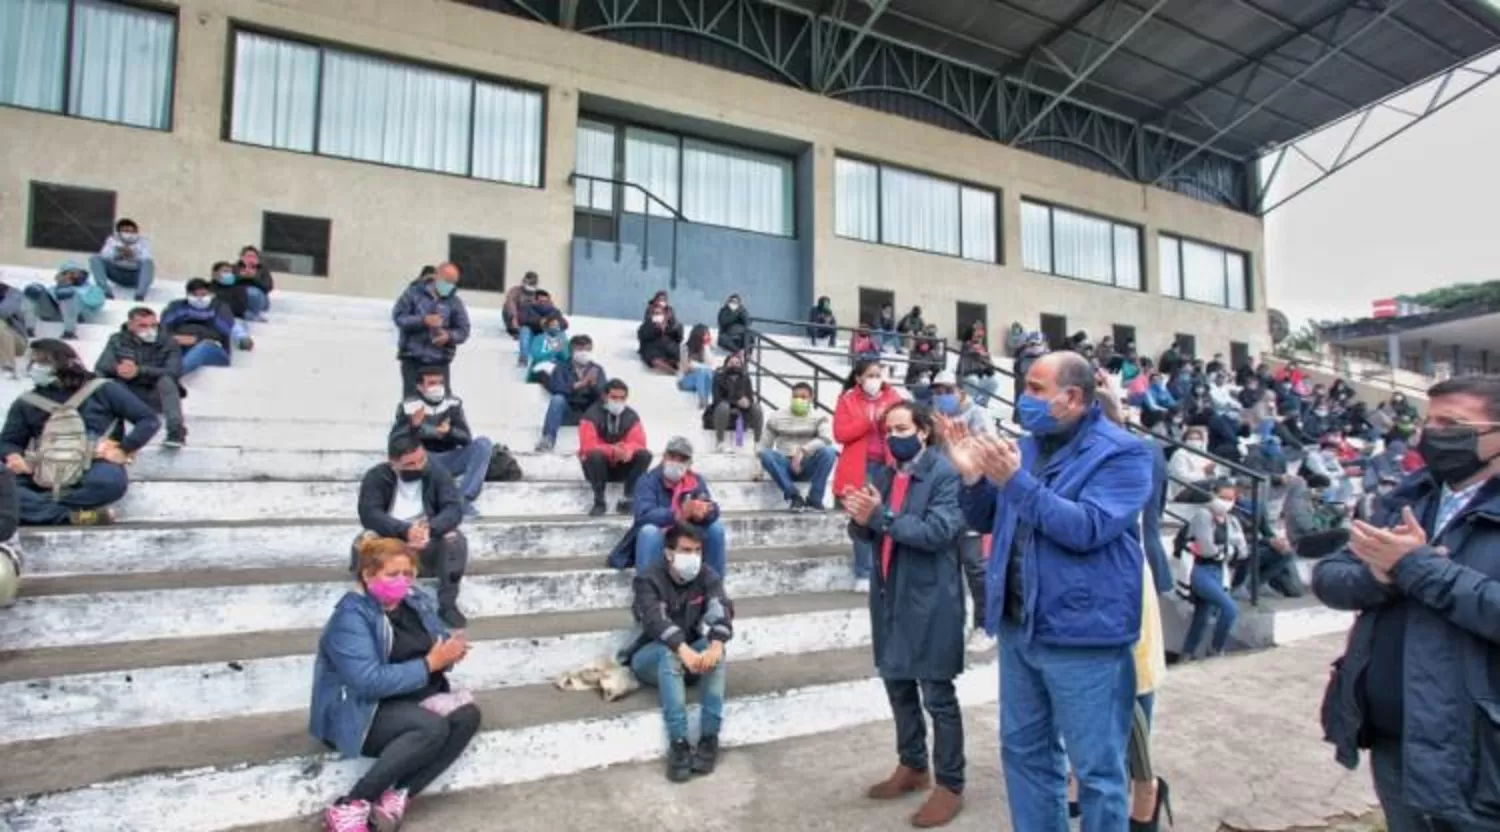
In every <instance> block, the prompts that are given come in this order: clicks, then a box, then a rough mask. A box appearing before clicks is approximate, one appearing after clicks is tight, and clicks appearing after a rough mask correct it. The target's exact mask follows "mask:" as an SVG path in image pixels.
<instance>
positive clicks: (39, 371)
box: [26, 364, 57, 387]
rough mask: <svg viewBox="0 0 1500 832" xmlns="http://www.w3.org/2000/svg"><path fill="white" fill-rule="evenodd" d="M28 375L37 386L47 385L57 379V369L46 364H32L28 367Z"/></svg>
mask: <svg viewBox="0 0 1500 832" xmlns="http://www.w3.org/2000/svg"><path fill="white" fill-rule="evenodd" d="M26 375H27V376H28V377H29V378H30V379H31V383H32V384H34V385H36V386H37V387H46V386H47V385H49V384H51V383H53V382H55V381H57V370H56V369H55V368H53V367H51V366H48V365H46V364H32V365H31V366H30V367H27V368H26Z"/></svg>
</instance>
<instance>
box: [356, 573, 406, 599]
mask: <svg viewBox="0 0 1500 832" xmlns="http://www.w3.org/2000/svg"><path fill="white" fill-rule="evenodd" d="M365 589H366V591H368V592H369V593H370V597H371V598H374V599H375V600H376V601H379V602H380V603H381V604H382V605H384V606H387V607H390V606H395V605H396V604H399V603H401V599H402V598H405V597H406V593H407V591H409V590H410V589H411V578H409V577H407V576H406V575H394V576H392V577H389V578H374V579H371V580H368V581H365Z"/></svg>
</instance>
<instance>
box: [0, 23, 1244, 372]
mask: <svg viewBox="0 0 1500 832" xmlns="http://www.w3.org/2000/svg"><path fill="white" fill-rule="evenodd" d="M155 8H159V9H164V10H169V11H171V12H172V13H174V14H175V18H176V28H175V44H174V47H175V48H174V52H173V58H172V65H173V68H174V69H173V81H172V85H171V101H170V105H169V106H170V118H169V119H168V125H169V129H147V128H138V127H129V126H123V125H120V124H114V123H109V122H105V121H99V120H89V119H86V118H81V117H73V116H67V115H60V114H57V113H50V112H39V111H34V110H28V109H24V108H19V107H0V168H3V173H0V262H5V263H16V264H26V265H35V266H50V265H55V264H56V263H57V262H58V261H60V260H63V259H67V258H70V257H76V256H77V254H76V253H71V252H63V251H57V250H51V249H46V248H36V247H31V246H29V245H28V243H29V242H30V241H31V235H30V233H29V223H30V222H31V215H32V213H33V212H34V211H35V210H36V206H35V205H34V204H33V202H34V200H33V188H32V183H34V182H42V183H54V184H61V185H68V186H76V187H80V188H96V189H105V190H109V191H113V192H115V194H116V204H115V213H116V214H117V215H118V216H128V217H131V218H134V219H136V220H137V221H139V222H140V224H141V226H142V230H143V232H144V233H146V234H147V235H149V237H150V238H151V240H152V245H153V249H154V253H155V256H156V258H157V260H158V272H159V273H160V274H163V275H166V276H171V277H185V276H188V275H204V274H206V273H207V271H208V269H209V264H210V263H211V262H213V261H214V260H218V259H230V260H232V259H233V255H234V254H235V253H236V252H237V251H238V250H239V248H240V246H242V245H244V244H247V243H249V244H257V245H261V244H262V240H261V233H262V225H263V214H264V212H268V211H269V212H280V213H286V214H292V215H299V216H306V217H316V218H325V219H327V220H329V221H330V222H331V233H330V242H329V245H328V250H327V253H326V260H327V266H326V270H325V271H326V276H322V277H304V276H296V275H285V274H279V275H278V280H279V281H280V282H281V284H282V285H285V286H286V287H288V288H293V289H298V290H306V291H326V292H335V293H340V294H351V295H366V296H394V295H395V294H396V293H397V292H398V291H399V290H400V288H401V287H402V286H404V285H405V283H406V282H407V281H408V280H410V279H411V277H412V276H413V275H414V274H415V271H416V269H417V267H418V266H419V265H421V264H423V263H431V262H435V261H438V260H442V259H444V258H445V257H446V256H447V253H448V250H449V235H466V236H473V237H479V238H485V239H491V240H503V241H504V242H505V273H506V275H507V282H512V281H514V280H516V279H518V278H519V276H520V275H521V274H523V273H524V272H527V271H536V272H538V273H539V274H540V275H541V276H542V280H543V283H544V285H546V286H548V287H549V288H552V289H554V294H555V295H561V297H560V300H561V301H562V302H563V305H564V306H565V307H566V306H567V305H568V304H569V303H570V302H571V301H573V300H575V299H572V298H569V297H568V296H567V295H568V287H569V285H570V284H571V282H572V281H571V280H570V278H569V273H570V270H571V269H572V268H573V266H574V255H573V249H574V243H573V241H574V227H575V226H574V221H575V216H574V199H575V195H574V188H573V185H572V184H571V183H570V174H571V173H572V172H573V170H574V159H575V140H576V136H577V128H578V124H579V119H580V116H581V115H585V116H586V115H587V114H588V112H589V110H590V107H589V106H588V104H587V103H586V102H590V101H596V100H598V101H609V102H615V103H616V104H617V105H618V106H620V107H625V108H635V109H638V110H639V111H640V112H641V113H669V114H673V116H674V118H676V119H679V120H681V121H683V122H686V123H692V124H700V125H719V126H721V127H722V130H723V131H725V132H732V131H745V132H746V133H747V135H748V134H754V135H756V136H763V137H774V143H776V144H777V145H778V146H779V148H780V149H781V151H782V152H788V153H791V154H792V155H794V156H795V159H796V169H797V181H798V190H799V193H798V195H797V221H796V234H795V236H796V238H797V240H798V241H799V243H800V245H801V246H802V251H803V261H804V266H803V268H804V271H805V275H804V276H803V280H804V286H803V289H802V296H801V297H799V298H798V303H799V304H800V303H802V302H803V301H805V300H807V299H811V298H812V297H816V296H819V295H828V296H829V297H830V298H831V299H832V301H833V304H834V308H835V311H836V312H837V314H838V316H839V318H840V321H841V322H848V323H852V322H853V321H854V320H855V319H856V317H857V308H858V297H859V290H860V289H861V288H865V289H874V290H885V291H890V292H892V293H894V295H895V300H896V305H897V307H898V313H899V312H900V311H901V310H902V309H904V308H905V307H908V306H911V305H920V306H922V307H923V308H924V311H925V312H926V317H927V319H928V320H929V321H931V322H934V323H936V324H937V325H938V326H939V327H940V329H941V330H942V332H943V333H944V334H945V335H949V336H952V335H955V334H956V331H955V330H956V325H957V314H958V313H957V311H956V304H958V303H971V304H982V305H984V307H985V312H986V316H987V321H988V326H989V329H990V330H991V332H995V333H999V332H1001V331H1003V330H1004V328H1005V327H1007V326H1009V325H1010V324H1011V323H1012V322H1019V323H1020V324H1021V325H1022V326H1023V327H1025V328H1026V329H1028V330H1030V329H1037V328H1038V327H1039V325H1040V324H1039V322H1040V316H1042V315H1043V314H1050V315H1061V316H1065V317H1066V328H1067V330H1068V331H1069V332H1073V331H1077V330H1080V329H1081V330H1086V331H1088V333H1089V334H1090V335H1091V336H1092V337H1093V338H1094V339H1095V340H1097V339H1098V338H1100V337H1102V336H1103V335H1107V334H1109V333H1110V332H1111V328H1112V327H1113V326H1115V325H1124V326H1130V327H1134V328H1135V332H1136V334H1137V339H1138V343H1139V346H1140V347H1141V348H1142V350H1144V351H1149V352H1152V353H1154V352H1156V351H1159V350H1161V349H1162V348H1164V347H1165V346H1166V345H1167V343H1168V342H1170V341H1171V340H1172V339H1173V337H1174V336H1175V335H1176V334H1178V333H1181V334H1187V335H1192V336H1194V338H1195V339H1196V346H1197V353H1198V354H1200V355H1204V356H1207V355H1209V354H1211V353H1214V352H1223V353H1225V354H1226V355H1227V354H1229V353H1230V347H1231V344H1232V343H1234V344H1235V345H1236V346H1240V347H1241V348H1242V349H1243V350H1244V351H1245V352H1247V353H1248V354H1250V355H1256V354H1258V353H1259V352H1260V351H1261V350H1263V349H1265V348H1267V347H1268V345H1269V338H1268V335H1267V332H1266V324H1265V321H1266V318H1265V275H1264V271H1263V269H1264V263H1265V258H1264V256H1263V254H1264V238H1263V228H1262V223H1261V220H1260V219H1259V218H1257V217H1254V216H1251V215H1249V214H1246V213H1241V212H1238V211H1235V210H1231V209H1229V208H1223V207H1218V206H1214V205H1211V204H1208V203H1206V202H1201V201H1198V200H1195V199H1192V198H1190V197H1188V196H1184V195H1182V194H1178V193H1174V192H1170V191H1167V190H1163V189H1159V188H1154V187H1150V186H1146V185H1141V184H1137V183H1132V182H1128V181H1125V180H1122V179H1117V178H1114V177H1111V176H1108V175H1105V174H1102V173H1097V172H1094V171H1091V170H1088V169H1085V168H1083V167H1078V166H1075V165H1071V164H1068V163H1064V162H1061V161H1056V160H1053V159H1049V158H1046V157H1044V156H1040V155H1036V154H1033V153H1029V152H1025V151H1019V150H1014V149H1012V148H1009V147H1006V146H1004V145H1002V144H998V143H996V142H991V141H986V140H984V139H981V138H975V137H970V136H965V135H962V134H960V133H957V132H953V131H949V130H945V129H942V128H940V127H936V126H931V125H928V124H924V123H920V122H918V121H914V120H909V119H906V118H903V117H899V116H895V115H888V114H885V113H881V112H878V111H875V110H872V109H868V108H864V107H860V106H856V105H853V104H849V103H844V102H840V101H837V100H833V99H830V98H826V97H821V96H818V95H814V94H811V93H807V92H801V91H797V90H795V89H791V88H788V87H786V86H780V85H777V84H773V83H770V82H768V81H763V80H759V79H756V78H753V77H749V76H746V75H740V74H736V73H732V72H728V71H724V70H719V69H715V68H712V67H709V66H705V65H702V64H699V63H694V62H691V61H686V60H682V59H678V58H674V57H669V56H666V55H661V54H656V53H653V52H651V51H647V50H644V49H638V48H634V47H631V46H626V45H621V44H617V43H611V42H608V41H605V40H601V39H598V38H591V37H588V36H585V35H580V34H575V33H571V32H567V31H564V30H561V29H558V28H555V27H548V26H544V25H541V24H537V23H531V22H528V21H525V20H522V19H520V18H518V17H513V16H510V15H505V14H499V13H495V12H491V11H486V10H484V9H479V8H475V7H472V6H467V5H461V4H458V3H455V2H450V1H449V0H181V2H178V3H175V4H172V3H163V4H156V5H155ZM239 28H249V29H252V30H255V31H263V32H270V33H278V34H285V35H286V36H289V37H294V38H298V39H305V40H307V41H312V42H317V43H320V44H326V45H328V46H330V47H340V48H349V49H353V50H363V51H367V52H369V53H372V54H375V55H379V56H385V57H388V58H390V59H393V60H398V61H411V62H416V63H420V64H424V65H429V66H435V67H443V68H451V69H453V70H455V71H458V72H464V73H471V74H473V75H475V76H476V77H479V78H491V79H499V80H501V81H504V82H509V83H514V84H517V85H521V86H523V87H527V88H534V89H537V90H540V91H542V95H543V97H544V105H543V108H542V133H541V140H542V153H541V173H540V178H539V182H540V187H530V186H526V185H513V184H501V183H498V182H493V181H483V180H479V179H473V178H467V177H464V176H453V175H445V174H441V173H434V172H427V171H420V170H412V169H405V168H398V167H392V166H387V165H382V164H375V163H370V162H364V161H351V160H346V159H337V158H329V157H326V156H318V155H312V154H309V153H298V152H289V151H286V150H278V149H270V148H264V147H256V146H251V145H248V144H243V143H237V142H235V141H231V140H229V138H228V134H229V126H228V124H229V114H228V109H227V108H228V107H229V97H230V94H231V93H230V91H231V89H232V88H233V79H232V78H231V77H229V76H230V74H231V73H232V71H233V66H234V64H233V51H232V50H233V42H234V37H235V32H236V31H237V29H239ZM581 101H582V102H585V103H584V104H581V103H580V102H581ZM839 157H845V158H854V159H864V160H875V161H878V162H881V163H884V164H889V165H894V166H901V167H903V168H907V169H911V170H915V171H920V172H924V173H927V174H930V175H933V176H939V177H945V178H949V179H952V180H955V181H958V182H962V183H966V184H972V185H975V186H980V187H983V188H988V189H991V190H993V191H995V192H996V193H997V195H998V202H997V212H998V214H999V217H998V226H999V229H1000V233H999V235H998V236H999V240H998V246H997V248H998V260H999V262H977V261H973V260H966V259H962V258H959V257H953V256H944V255H938V254H931V253H925V252H921V251H913V250H909V249H905V248H899V247H895V246H890V245H883V244H878V243H868V242H862V241H858V240H853V239H848V238H845V237H841V236H839V235H838V234H836V233H835V216H836V210H837V209H836V205H835V191H836V186H835V160H836V159H837V158H839ZM1023 200H1034V201H1041V202H1045V203H1049V204H1053V205H1056V206H1059V207H1064V208H1068V209H1073V210H1076V211H1078V212H1081V213H1084V214H1089V215H1094V216H1098V217H1104V218H1107V219H1110V220H1114V221H1117V222H1120V223H1124V224H1128V225H1130V226H1134V227H1138V228H1139V229H1140V232H1141V237H1140V244H1139V256H1140V258H1141V273H1140V283H1141V287H1142V288H1141V289H1140V290H1135V289H1126V288H1116V287H1114V286H1106V285H1100V284H1098V283H1094V282H1089V281H1086V280H1078V279H1070V278H1065V277H1057V276H1053V275H1049V274H1042V273H1038V272H1034V271H1028V270H1027V269H1026V268H1024V267H1023V265H1022V260H1023V258H1022V251H1023V239H1022V233H1023V221H1022V201H1023ZM689 219H691V217H689ZM1161 234H1168V235H1173V236H1174V237H1178V238H1182V239H1185V240H1191V241H1200V242H1202V243H1206V244H1210V245H1212V246H1217V247H1221V248H1223V249H1227V250H1232V251H1233V252H1236V253H1239V254H1240V255H1242V256H1243V258H1244V262H1245V263H1246V264H1247V269H1248V275H1249V277H1248V284H1249V285H1248V288H1247V290H1246V291H1247V295H1248V303H1247V304H1246V305H1247V306H1248V309H1246V310H1241V309H1233V308H1228V307H1227V306H1222V305H1215V304H1210V303H1200V302H1195V301H1190V300H1183V299H1180V298H1176V297H1169V296H1165V295H1164V294H1163V293H1162V285H1163V279H1164V278H1163V271H1164V270H1163V268H1162V266H1163V264H1162V263H1160V262H1159V259H1160V258H1159V250H1160V247H1159V239H1158V238H1159V235H1161ZM742 291H743V293H744V294H745V295H746V298H747V302H748V303H749V304H750V306H751V308H752V310H754V309H755V307H756V300H755V287H754V286H753V285H747V286H745V287H743V290H742ZM468 297H469V299H470V302H471V303H478V304H493V303H498V302H499V295H498V293H490V292H470V293H469V294H468ZM641 300H642V302H643V301H644V298H642V299H641ZM803 308H805V307H803ZM685 323H692V321H685ZM995 341H996V339H995V338H994V337H992V338H991V343H992V346H993V345H995Z"/></svg>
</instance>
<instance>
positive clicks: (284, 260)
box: [260, 211, 333, 277]
mask: <svg viewBox="0 0 1500 832" xmlns="http://www.w3.org/2000/svg"><path fill="white" fill-rule="evenodd" d="M332 233H333V223H332V221H330V220H325V219H319V218H317V217H299V216H297V215H296V214H274V213H271V212H270V211H267V212H266V213H264V214H263V215H261V226H260V248H261V259H262V260H264V261H265V262H266V268H268V269H270V270H271V271H273V272H286V273H287V274H303V275H309V276H311V277H327V276H328V243H329V238H330V237H331V236H332Z"/></svg>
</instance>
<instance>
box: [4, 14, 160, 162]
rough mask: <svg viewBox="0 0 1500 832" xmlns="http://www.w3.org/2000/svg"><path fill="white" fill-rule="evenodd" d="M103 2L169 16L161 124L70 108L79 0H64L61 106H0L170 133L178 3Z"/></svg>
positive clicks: (5, 104) (8, 104)
mask: <svg viewBox="0 0 1500 832" xmlns="http://www.w3.org/2000/svg"><path fill="white" fill-rule="evenodd" d="M104 2H106V3H109V4H111V5H115V6H125V7H127V8H131V9H135V10H137V11H143V12H151V13H153V14H159V15H161V16H163V17H169V18H171V20H172V60H171V65H170V67H169V70H170V71H169V72H168V77H167V123H166V124H164V125H162V126H161V127H152V126H150V125H148V124H130V123H128V122H124V121H113V120H111V119H107V118H97V117H95V116H85V115H79V114H77V113H74V112H70V109H71V107H72V104H73V101H72V99H73V93H72V87H73V24H74V21H76V20H77V18H78V13H77V7H78V0H67V4H68V25H67V28H66V29H65V30H64V34H63V37H64V39H65V40H64V43H63V77H62V88H63V89H62V99H63V100H62V109H60V110H48V109H46V108H44V107H28V106H26V105H25V104H10V103H6V102H0V110H7V109H9V110H21V111H23V112H28V113H43V114H45V115H49V116H62V117H63V118H74V119H78V120H79V121H88V122H93V123H94V124H112V125H114V126H115V127H124V128H127V129H130V130H149V131H151V132H152V133H171V132H174V131H175V130H176V129H177V76H178V74H179V73H178V71H177V69H178V68H177V57H178V49H179V46H180V44H181V38H182V10H181V7H179V6H175V5H171V4H168V3H164V2H157V0H104Z"/></svg>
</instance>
